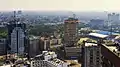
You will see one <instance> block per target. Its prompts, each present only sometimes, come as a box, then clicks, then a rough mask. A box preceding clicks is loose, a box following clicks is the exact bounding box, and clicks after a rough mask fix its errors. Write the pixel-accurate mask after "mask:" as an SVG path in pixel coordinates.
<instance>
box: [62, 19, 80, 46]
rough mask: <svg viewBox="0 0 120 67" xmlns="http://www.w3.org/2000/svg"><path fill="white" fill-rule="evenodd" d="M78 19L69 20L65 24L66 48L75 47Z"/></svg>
mask: <svg viewBox="0 0 120 67" xmlns="http://www.w3.org/2000/svg"><path fill="white" fill-rule="evenodd" d="M77 25H78V19H75V18H68V19H67V20H65V22H64V43H65V46H68V47H69V46H74V45H75V43H76V37H77V32H78V31H77Z"/></svg>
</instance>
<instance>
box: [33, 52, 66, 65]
mask: <svg viewBox="0 0 120 67" xmlns="http://www.w3.org/2000/svg"><path fill="white" fill-rule="evenodd" d="M31 67H68V64H67V63H65V62H64V61H61V60H59V59H57V55H56V54H55V52H48V51H43V54H41V55H38V56H36V57H35V59H34V60H32V61H31Z"/></svg>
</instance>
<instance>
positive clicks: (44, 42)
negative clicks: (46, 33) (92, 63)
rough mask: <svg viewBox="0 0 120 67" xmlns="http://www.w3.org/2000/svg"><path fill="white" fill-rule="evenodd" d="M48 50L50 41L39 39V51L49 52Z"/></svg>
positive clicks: (43, 38)
mask: <svg viewBox="0 0 120 67" xmlns="http://www.w3.org/2000/svg"><path fill="white" fill-rule="evenodd" d="M49 48H50V39H49V38H45V37H41V38H40V51H45V50H49Z"/></svg>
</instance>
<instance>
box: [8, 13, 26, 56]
mask: <svg viewBox="0 0 120 67" xmlns="http://www.w3.org/2000/svg"><path fill="white" fill-rule="evenodd" d="M7 27H8V46H9V47H10V49H9V52H10V53H13V54H14V53H17V54H20V55H21V54H24V50H25V45H26V24H25V23H21V22H19V20H18V19H17V18H16V12H15V11H14V17H13V20H12V21H10V22H9V24H8V26H7Z"/></svg>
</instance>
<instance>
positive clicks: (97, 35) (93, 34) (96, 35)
mask: <svg viewBox="0 0 120 67" xmlns="http://www.w3.org/2000/svg"><path fill="white" fill-rule="evenodd" d="M89 35H90V36H95V37H99V38H106V37H108V35H104V34H99V33H90V34H89Z"/></svg>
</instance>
